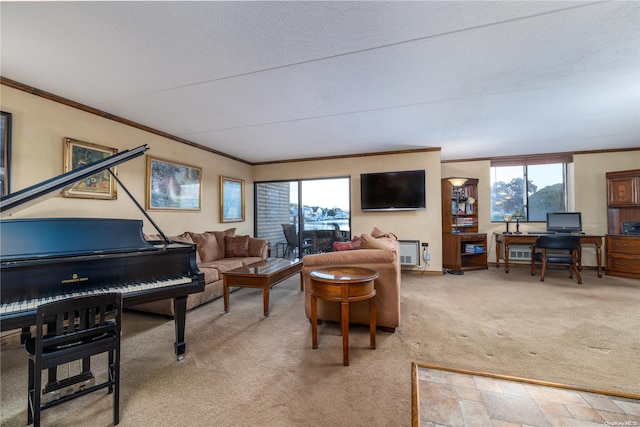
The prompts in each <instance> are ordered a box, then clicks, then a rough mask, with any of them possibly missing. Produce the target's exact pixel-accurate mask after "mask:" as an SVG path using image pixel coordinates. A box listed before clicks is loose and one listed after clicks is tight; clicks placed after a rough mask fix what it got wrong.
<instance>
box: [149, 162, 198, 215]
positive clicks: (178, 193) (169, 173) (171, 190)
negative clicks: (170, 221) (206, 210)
mask: <svg viewBox="0 0 640 427" xmlns="http://www.w3.org/2000/svg"><path fill="white" fill-rule="evenodd" d="M201 188H202V169H201V168H198V167H193V166H188V165H183V164H180V163H174V162H168V161H166V160H161V159H156V158H154V157H151V156H147V210H150V211H152V210H187V211H199V210H200V194H201Z"/></svg>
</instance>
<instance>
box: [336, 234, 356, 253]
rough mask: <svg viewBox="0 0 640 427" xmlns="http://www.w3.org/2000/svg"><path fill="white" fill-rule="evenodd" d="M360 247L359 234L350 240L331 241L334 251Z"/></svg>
mask: <svg viewBox="0 0 640 427" xmlns="http://www.w3.org/2000/svg"><path fill="white" fill-rule="evenodd" d="M354 249H360V236H354V237H353V239H351V241H350V242H333V250H334V252H339V251H352V250H354Z"/></svg>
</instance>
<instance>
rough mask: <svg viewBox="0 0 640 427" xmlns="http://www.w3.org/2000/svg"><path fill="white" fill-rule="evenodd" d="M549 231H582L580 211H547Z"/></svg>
mask: <svg viewBox="0 0 640 427" xmlns="http://www.w3.org/2000/svg"><path fill="white" fill-rule="evenodd" d="M547 231H553V232H556V233H571V232H573V231H582V214H581V213H580V212H547Z"/></svg>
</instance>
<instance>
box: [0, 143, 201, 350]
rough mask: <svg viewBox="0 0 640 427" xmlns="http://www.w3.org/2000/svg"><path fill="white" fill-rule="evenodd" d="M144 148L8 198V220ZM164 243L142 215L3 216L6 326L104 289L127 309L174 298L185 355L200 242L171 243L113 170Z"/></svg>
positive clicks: (197, 288)
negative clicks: (149, 235) (149, 233)
mask: <svg viewBox="0 0 640 427" xmlns="http://www.w3.org/2000/svg"><path fill="white" fill-rule="evenodd" d="M147 149H148V148H147V146H146V145H142V146H140V147H137V148H135V149H131V150H125V151H122V152H120V153H118V154H115V155H113V156H110V157H107V158H105V159H102V160H100V161H97V162H94V163H92V164H90V165H86V166H83V167H81V168H78V169H75V170H73V171H70V172H67V173H65V174H63V175H60V176H58V177H55V178H52V179H50V180H47V181H44V182H42V183H39V184H36V185H34V186H31V187H28V188H26V189H24V190H21V191H18V192H16V193H12V194H10V195H7V196H4V197H2V199H1V201H0V214H2V216H3V218H4V217H6V216H10V215H11V214H13V213H14V212H17V211H18V210H20V209H22V208H24V207H25V206H29V205H31V204H34V203H37V202H38V201H40V200H41V199H43V198H45V197H50V196H51V195H55V194H59V192H60V191H63V190H64V189H66V188H68V187H70V186H72V185H73V184H75V183H76V182H78V181H80V180H82V179H84V178H87V177H89V176H92V175H95V174H96V173H99V172H101V171H104V170H108V171H109V172H111V173H112V171H111V168H112V167H113V166H115V165H117V164H120V163H123V162H126V161H128V160H130V159H133V158H135V157H138V156H141V155H142V154H144V152H145V151H146V150H147ZM112 175H113V176H114V178H115V179H116V180H117V182H118V183H119V184H120V186H121V187H122V189H123V190H124V191H125V192H126V193H127V195H129V196H130V197H131V199H132V201H133V202H134V203H135V204H136V206H137V207H138V208H139V209H140V210H141V212H142V213H143V215H144V216H145V217H146V218H147V219H148V220H149V221H150V222H151V223H152V224H153V226H154V227H155V228H156V229H157V230H158V232H159V233H160V235H161V236H162V237H163V238H164V240H163V241H154V242H148V241H146V240H145V239H144V235H143V234H142V225H143V221H142V220H132V219H109V218H21V219H2V220H0V263H1V267H0V280H1V284H0V328H1V330H2V331H9V330H16V329H22V339H23V340H24V338H25V337H26V336H27V334H29V333H30V330H29V327H30V326H31V325H34V324H35V314H36V309H37V307H38V306H39V305H40V304H43V303H46V302H51V301H55V300H58V299H62V298H69V297H73V296H80V295H88V294H95V293H102V292H114V291H115V292H120V293H122V299H123V305H124V307H130V306H133V305H136V304H142V303H145V302H150V301H156V300H163V299H168V298H173V303H174V313H175V317H174V322H175V336H176V341H175V353H176V356H177V358H178V360H182V359H183V358H184V355H185V349H186V344H185V324H186V312H187V309H186V306H187V296H188V295H189V294H191V293H195V292H202V291H203V290H204V275H203V273H201V272H200V271H199V270H198V266H197V265H196V252H195V251H196V249H195V246H194V245H190V244H187V243H180V242H171V241H170V239H168V238H167V237H166V235H165V234H164V233H163V232H162V231H161V230H160V229H159V228H158V226H157V225H156V224H155V222H153V220H152V219H151V218H150V217H149V215H148V214H147V213H146V212H145V211H144V209H143V208H142V207H141V206H140V205H139V204H138V202H137V201H136V200H135V198H133V197H132V196H131V194H130V193H129V192H128V190H127V189H126V187H124V185H123V184H122V182H121V181H120V180H119V179H118V178H117V176H116V175H115V174H113V173H112Z"/></svg>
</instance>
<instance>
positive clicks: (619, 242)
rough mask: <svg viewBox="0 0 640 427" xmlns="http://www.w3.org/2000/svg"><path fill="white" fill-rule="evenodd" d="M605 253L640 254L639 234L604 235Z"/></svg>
mask: <svg viewBox="0 0 640 427" xmlns="http://www.w3.org/2000/svg"><path fill="white" fill-rule="evenodd" d="M605 246H606V251H607V254H630V255H640V236H613V235H607V237H606V243H605Z"/></svg>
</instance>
